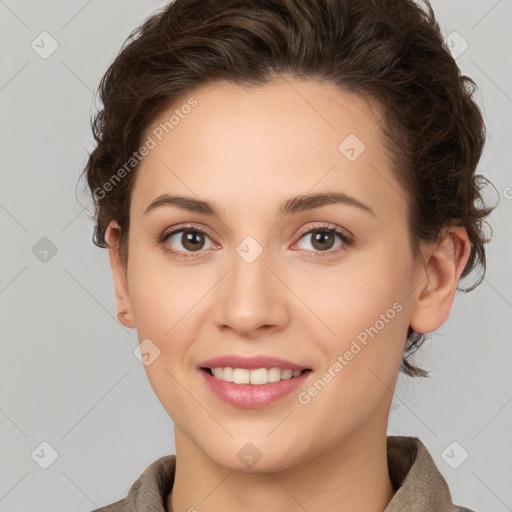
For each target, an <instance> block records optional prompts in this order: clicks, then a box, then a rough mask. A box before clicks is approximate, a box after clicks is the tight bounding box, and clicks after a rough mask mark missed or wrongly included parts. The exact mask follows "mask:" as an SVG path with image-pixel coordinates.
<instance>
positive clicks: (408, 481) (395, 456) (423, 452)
mask: <svg viewBox="0 0 512 512" xmlns="http://www.w3.org/2000/svg"><path fill="white" fill-rule="evenodd" d="M387 458H388V470H389V476H390V479H391V482H392V484H393V486H394V489H395V495H394V496H393V498H392V499H391V501H390V503H389V505H388V507H386V509H385V512H399V511H402V510H410V511H414V512H424V511H425V512H427V511H430V510H436V511H437V512H474V511H472V510H470V509H468V508H464V507H460V506H457V505H455V504H454V503H453V501H452V497H451V494H450V490H449V488H448V484H447V482H446V480H445V479H444V477H443V475H442V474H441V472H440V471H439V469H438V468H437V466H436V464H435V462H434V460H433V459H432V456H431V455H430V453H429V451H428V450H427V448H426V446H425V445H424V444H423V443H422V442H421V440H420V439H419V438H417V437H408V436H388V438H387Z"/></svg>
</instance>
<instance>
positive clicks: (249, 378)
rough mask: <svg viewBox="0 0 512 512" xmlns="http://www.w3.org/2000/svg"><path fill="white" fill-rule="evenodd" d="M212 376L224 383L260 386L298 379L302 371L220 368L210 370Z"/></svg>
mask: <svg viewBox="0 0 512 512" xmlns="http://www.w3.org/2000/svg"><path fill="white" fill-rule="evenodd" d="M211 370H212V373H213V376H214V377H216V378H217V379H221V380H224V381H226V382H234V383H235V384H254V385H261V384H267V383H269V382H278V381H280V380H288V379H291V378H292V377H298V376H299V375H300V374H301V373H302V370H295V371H292V370H281V368H270V370H268V369H267V368H258V369H256V370H247V369H246V368H231V367H226V368H222V367H220V366H218V367H216V368H211Z"/></svg>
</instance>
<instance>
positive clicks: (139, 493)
mask: <svg viewBox="0 0 512 512" xmlns="http://www.w3.org/2000/svg"><path fill="white" fill-rule="evenodd" d="M175 470H176V455H165V456H163V457H160V458H159V459H157V460H155V461H154V462H152V463H151V464H150V465H149V466H148V467H147V468H146V469H145V470H144V471H143V473H142V474H141V475H140V476H139V477H138V478H137V480H135V482H134V483H133V484H132V486H131V487H130V490H129V491H128V494H127V495H126V497H125V498H123V499H120V500H119V501H116V502H114V503H111V504H110V505H106V506H103V507H101V508H97V509H94V510H92V511H91V512H136V511H144V510H151V511H152V512H165V501H166V498H167V496H168V494H169V493H170V492H171V490H172V486H173V484H174V474H175Z"/></svg>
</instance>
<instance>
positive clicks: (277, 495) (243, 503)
mask: <svg viewBox="0 0 512 512" xmlns="http://www.w3.org/2000/svg"><path fill="white" fill-rule="evenodd" d="M385 423H386V424H385V425H381V426H380V428H379V429H376V428H375V425H373V428H368V427H366V428H365V426H364V425H361V426H359V427H358V429H357V431H356V432H353V433H352V434H351V435H350V436H349V437H345V438H343V439H342V440H341V441H340V443H339V445H338V446H335V447H329V449H328V450H326V451H325V452H322V453H320V454H318V455H316V456H315V457H313V458H310V459H306V460H302V461H301V462H299V463H297V464H295V465H294V466H293V467H290V468H287V469H286V470H283V471H277V472H264V473H244V472H238V471H235V470H231V469H228V468H225V467H222V466H219V465H217V464H216V463H215V462H214V461H212V460H211V459H210V458H208V457H207V456H206V454H205V453H204V452H203V451H201V450H200V449H199V448H198V447H197V446H196V445H195V444H194V443H192V441H191V440H190V438H188V437H187V436H186V434H184V432H183V431H181V430H180V429H179V428H178V427H175V434H176V474H175V479H174V486H173V490H172V493H171V494H169V496H168V500H167V510H168V512H185V511H189V510H194V509H196V510H200V511H201V512H218V511H219V510H222V511H223V512H234V511H239V510H244V512H261V510H262V509H263V510H279V511H294V512H295V511H297V510H304V511H306V510H307V511H308V512H320V511H321V512H326V511H331V510H332V511H334V510H336V511H351V512H363V511H364V512H382V511H384V510H385V508H386V506H387V505H388V503H389V502H390V500H391V498H392V497H393V494H394V490H393V486H392V483H391V481H390V478H389V473H388V465H387V452H386V436H387V434H386V429H387V421H386V422H385Z"/></svg>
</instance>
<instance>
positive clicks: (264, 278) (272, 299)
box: [215, 251, 290, 338]
mask: <svg viewBox="0 0 512 512" xmlns="http://www.w3.org/2000/svg"><path fill="white" fill-rule="evenodd" d="M241 254H242V256H240V255H239V254H238V253H237V254H235V255H234V257H233V258H232V268H231V271H230V272H229V273H228V275H226V277H225V278H224V279H223V280H222V282H221V283H220V286H219V287H218V290H217V294H218V295H217V297H215V300H216V303H217V306H216V310H215V311H216V313H215V322H216V324H217V326H218V327H219V328H220V329H221V330H224V331H227V330H231V331H233V332H234V333H236V334H237V335H238V336H240V337H245V338H255V337H258V336H260V335H261V334H263V333H264V334H266V335H268V334H269V333H270V332H276V331H280V330H282V329H284V328H286V326H287V325H288V323H289V320H290V314H289V313H290V312H289V304H288V300H287V296H288V295H289V293H290V292H289V291H288V289H287V288H286V286H285V285H283V283H282V281H283V278H282V277H281V280H280V279H279V278H278V277H277V274H278V272H276V270H275V268H271V267H275V265H272V262H271V261H270V260H271V258H270V255H269V254H268V253H267V252H266V251H263V252H262V253H261V254H260V255H259V256H258V257H257V258H256V259H255V260H254V261H251V259H247V258H244V256H243V253H241Z"/></svg>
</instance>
